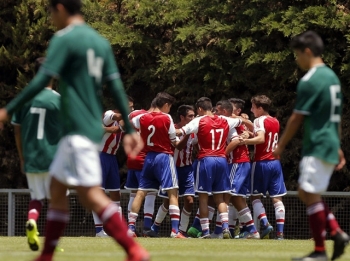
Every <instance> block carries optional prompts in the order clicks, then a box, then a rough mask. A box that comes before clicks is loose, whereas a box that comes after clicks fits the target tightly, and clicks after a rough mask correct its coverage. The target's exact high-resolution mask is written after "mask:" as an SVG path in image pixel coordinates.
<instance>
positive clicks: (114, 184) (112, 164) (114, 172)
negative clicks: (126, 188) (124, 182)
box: [100, 152, 120, 191]
mask: <svg viewBox="0 0 350 261" xmlns="http://www.w3.org/2000/svg"><path fill="white" fill-rule="evenodd" d="M100 160H101V167H102V188H103V189H107V190H110V191H118V190H120V176H119V166H118V161H117V158H116V156H115V155H112V154H108V153H105V152H100Z"/></svg>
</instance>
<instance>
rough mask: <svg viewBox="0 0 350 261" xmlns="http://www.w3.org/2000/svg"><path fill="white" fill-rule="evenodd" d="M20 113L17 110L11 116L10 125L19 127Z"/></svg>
mask: <svg viewBox="0 0 350 261" xmlns="http://www.w3.org/2000/svg"><path fill="white" fill-rule="evenodd" d="M20 112H21V110H18V111H16V112H14V113H13V114H12V118H11V124H12V125H21V117H20Z"/></svg>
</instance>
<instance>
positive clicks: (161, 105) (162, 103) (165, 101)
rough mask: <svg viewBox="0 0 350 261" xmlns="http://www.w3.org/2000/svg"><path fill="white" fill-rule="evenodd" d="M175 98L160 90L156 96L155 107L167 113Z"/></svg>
mask: <svg viewBox="0 0 350 261" xmlns="http://www.w3.org/2000/svg"><path fill="white" fill-rule="evenodd" d="M175 101H176V100H175V98H174V97H173V96H171V95H170V94H169V93H166V92H160V93H158V94H157V97H156V101H155V103H156V107H157V108H158V109H159V110H160V111H161V112H164V113H169V112H170V108H171V105H173V104H174V103H175Z"/></svg>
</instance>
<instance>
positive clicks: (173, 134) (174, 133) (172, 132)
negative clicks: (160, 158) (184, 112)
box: [168, 115, 176, 141]
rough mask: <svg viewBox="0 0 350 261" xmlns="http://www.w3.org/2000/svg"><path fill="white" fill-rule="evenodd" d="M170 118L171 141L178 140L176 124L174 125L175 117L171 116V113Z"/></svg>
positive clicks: (169, 132)
mask: <svg viewBox="0 0 350 261" xmlns="http://www.w3.org/2000/svg"><path fill="white" fill-rule="evenodd" d="M168 117H169V120H170V126H169V131H168V134H169V138H170V140H171V141H175V140H176V131H175V125H174V121H173V118H171V116H170V115H168Z"/></svg>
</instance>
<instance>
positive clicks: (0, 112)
mask: <svg viewBox="0 0 350 261" xmlns="http://www.w3.org/2000/svg"><path fill="white" fill-rule="evenodd" d="M7 118H8V114H7V110H6V109H5V108H2V109H0V122H5V121H7Z"/></svg>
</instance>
